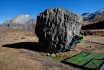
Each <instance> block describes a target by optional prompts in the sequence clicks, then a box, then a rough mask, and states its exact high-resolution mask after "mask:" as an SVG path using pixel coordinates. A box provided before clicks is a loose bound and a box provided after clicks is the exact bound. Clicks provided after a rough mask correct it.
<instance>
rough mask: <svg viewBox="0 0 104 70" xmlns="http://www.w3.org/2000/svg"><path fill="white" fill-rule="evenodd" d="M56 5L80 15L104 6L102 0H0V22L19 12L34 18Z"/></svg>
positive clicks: (103, 0)
mask: <svg viewBox="0 0 104 70" xmlns="http://www.w3.org/2000/svg"><path fill="white" fill-rule="evenodd" d="M56 7H61V8H63V9H67V10H69V11H71V12H74V13H76V14H79V15H81V14H82V13H85V12H88V13H93V12H95V11H97V10H100V9H102V8H104V0H0V23H2V22H3V21H4V20H6V19H8V20H11V19H12V18H14V17H15V16H18V15H20V14H28V15H30V16H31V17H33V18H34V19H36V16H37V15H38V14H39V13H41V12H43V11H44V10H46V9H48V8H56Z"/></svg>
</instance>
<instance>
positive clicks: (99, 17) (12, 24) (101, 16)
mask: <svg viewBox="0 0 104 70" xmlns="http://www.w3.org/2000/svg"><path fill="white" fill-rule="evenodd" d="M81 16H82V17H83V20H84V22H83V26H86V25H89V24H95V23H98V22H100V21H103V22H104V8H103V9H101V10H98V11H96V12H94V13H83V14H82V15H81ZM35 25H36V20H34V18H32V17H31V16H29V15H18V16H16V17H14V18H13V19H11V20H5V21H4V22H3V23H2V24H0V31H1V30H2V28H13V29H18V30H30V31H33V30H34V29H35Z"/></svg>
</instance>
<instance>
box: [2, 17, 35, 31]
mask: <svg viewBox="0 0 104 70" xmlns="http://www.w3.org/2000/svg"><path fill="white" fill-rule="evenodd" d="M1 25H2V26H3V27H9V28H13V29H19V30H33V29H34V28H35V25H36V21H35V20H34V18H32V17H30V16H29V15H18V16H16V17H14V18H13V19H11V20H5V21H4V22H3V23H2V24H1Z"/></svg>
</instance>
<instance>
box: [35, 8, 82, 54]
mask: <svg viewBox="0 0 104 70" xmlns="http://www.w3.org/2000/svg"><path fill="white" fill-rule="evenodd" d="M82 22H83V19H82V17H81V16H79V15H77V14H74V13H72V12H69V11H68V10H63V9H61V8H56V9H47V10H45V11H44V12H42V13H40V14H38V16H37V24H36V28H35V33H36V35H37V36H38V37H39V49H40V50H42V51H47V52H50V53H57V52H61V51H64V50H66V49H67V48H68V45H69V44H70V43H71V41H72V39H73V37H74V36H73V32H75V33H78V34H79V32H80V29H81V26H82Z"/></svg>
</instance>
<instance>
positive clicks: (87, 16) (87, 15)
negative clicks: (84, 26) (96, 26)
mask: <svg viewBox="0 0 104 70" xmlns="http://www.w3.org/2000/svg"><path fill="white" fill-rule="evenodd" d="M96 15H104V8H102V9H100V10H98V11H96V12H94V13H83V14H82V17H83V19H84V20H87V19H88V20H89V19H93V18H94V17H95V16H96Z"/></svg>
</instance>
